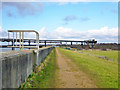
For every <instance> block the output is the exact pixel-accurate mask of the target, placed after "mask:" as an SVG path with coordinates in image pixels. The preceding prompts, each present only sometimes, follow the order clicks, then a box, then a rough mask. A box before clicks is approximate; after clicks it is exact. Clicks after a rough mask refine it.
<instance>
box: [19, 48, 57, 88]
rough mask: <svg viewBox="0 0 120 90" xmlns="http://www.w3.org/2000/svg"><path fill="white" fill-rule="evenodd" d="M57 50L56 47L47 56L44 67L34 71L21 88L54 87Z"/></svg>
mask: <svg viewBox="0 0 120 90" xmlns="http://www.w3.org/2000/svg"><path fill="white" fill-rule="evenodd" d="M55 59H56V51H55V49H53V50H52V52H51V53H50V54H49V55H48V56H47V58H46V59H45V60H47V62H46V63H43V68H42V69H41V71H39V70H38V69H39V67H40V66H38V68H37V70H36V72H33V73H32V74H31V75H30V76H29V77H28V79H27V80H26V81H25V82H24V83H23V84H22V85H21V86H20V88H54V75H55V70H56V60H55Z"/></svg>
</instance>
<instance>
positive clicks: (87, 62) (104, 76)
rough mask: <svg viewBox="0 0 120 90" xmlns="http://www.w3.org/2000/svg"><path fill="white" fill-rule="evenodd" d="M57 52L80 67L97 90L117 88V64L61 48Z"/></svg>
mask: <svg viewBox="0 0 120 90" xmlns="http://www.w3.org/2000/svg"><path fill="white" fill-rule="evenodd" d="M59 50H60V52H61V53H63V54H64V55H66V56H67V57H69V58H70V59H71V60H72V61H73V62H74V63H76V65H78V66H79V67H80V70H82V71H83V72H85V73H86V74H87V75H88V76H89V77H90V78H92V79H93V80H94V82H95V83H96V85H97V86H98V87H99V88H118V64H117V63H111V62H109V61H107V60H104V59H100V58H98V57H95V56H90V55H87V54H84V53H78V52H75V51H71V50H66V49H62V48H59ZM94 52H95V51H94ZM111 52H112V51H111ZM107 53H108V54H109V52H106V54H105V55H107ZM113 54H114V51H113ZM103 55H104V54H103Z"/></svg>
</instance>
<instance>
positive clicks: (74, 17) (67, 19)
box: [64, 15, 77, 21]
mask: <svg viewBox="0 0 120 90" xmlns="http://www.w3.org/2000/svg"><path fill="white" fill-rule="evenodd" d="M64 20H65V21H73V20H77V17H76V16H74V15H72V16H66V17H65V18H64Z"/></svg>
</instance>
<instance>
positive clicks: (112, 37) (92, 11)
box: [0, 2, 118, 42]
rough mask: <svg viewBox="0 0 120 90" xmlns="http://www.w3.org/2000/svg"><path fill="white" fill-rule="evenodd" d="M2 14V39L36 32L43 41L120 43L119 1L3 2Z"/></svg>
mask: <svg viewBox="0 0 120 90" xmlns="http://www.w3.org/2000/svg"><path fill="white" fill-rule="evenodd" d="M0 15H1V23H0V37H7V30H36V31H38V32H39V34H40V37H39V38H40V39H61V40H63V39H65V40H89V39H93V38H94V39H95V40H97V41H98V42H118V2H2V8H1V13H0ZM11 37H12V35H11ZM25 38H35V34H34V33H26V34H25Z"/></svg>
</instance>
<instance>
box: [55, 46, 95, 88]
mask: <svg viewBox="0 0 120 90" xmlns="http://www.w3.org/2000/svg"><path fill="white" fill-rule="evenodd" d="M56 52H57V65H58V68H59V69H58V72H57V78H56V88H97V86H96V85H95V84H94V82H93V81H92V80H91V79H90V78H89V77H88V76H87V75H86V74H85V73H83V72H82V71H81V70H80V68H79V67H77V66H76V64H74V63H73V62H72V61H71V60H70V59H69V58H68V57H66V56H65V55H63V54H62V53H60V51H59V50H58V49H57V48H56Z"/></svg>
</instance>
